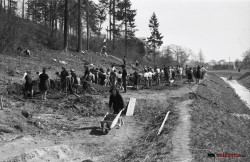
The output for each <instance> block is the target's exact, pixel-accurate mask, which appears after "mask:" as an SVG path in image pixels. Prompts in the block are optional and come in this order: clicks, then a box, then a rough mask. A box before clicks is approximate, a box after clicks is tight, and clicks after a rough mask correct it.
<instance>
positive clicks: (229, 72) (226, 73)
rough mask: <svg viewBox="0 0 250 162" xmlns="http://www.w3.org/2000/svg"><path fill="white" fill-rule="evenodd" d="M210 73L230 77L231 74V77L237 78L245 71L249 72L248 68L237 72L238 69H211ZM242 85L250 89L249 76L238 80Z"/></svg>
mask: <svg viewBox="0 0 250 162" xmlns="http://www.w3.org/2000/svg"><path fill="white" fill-rule="evenodd" d="M211 72H212V73H216V74H217V75H218V76H220V77H226V78H228V77H230V76H232V77H233V79H238V78H240V77H241V76H242V75H244V74H245V73H247V72H250V69H244V70H241V71H240V72H238V70H216V71H211ZM238 81H239V82H240V83H241V84H242V85H243V86H245V87H247V88H248V89H250V76H248V77H246V78H243V79H240V80H238Z"/></svg>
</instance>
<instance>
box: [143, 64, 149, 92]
mask: <svg viewBox="0 0 250 162" xmlns="http://www.w3.org/2000/svg"><path fill="white" fill-rule="evenodd" d="M143 76H144V81H145V87H147V88H148V70H147V69H146V68H145V69H144V75H143Z"/></svg>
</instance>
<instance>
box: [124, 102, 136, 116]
mask: <svg viewBox="0 0 250 162" xmlns="http://www.w3.org/2000/svg"><path fill="white" fill-rule="evenodd" d="M135 103H136V98H130V100H129V104H128V109H127V113H126V116H133V115H134V109H135Z"/></svg>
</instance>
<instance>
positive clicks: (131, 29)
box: [116, 0, 136, 38]
mask: <svg viewBox="0 0 250 162" xmlns="http://www.w3.org/2000/svg"><path fill="white" fill-rule="evenodd" d="M131 6H132V3H131V1H130V0H122V1H120V2H119V3H118V4H117V12H116V19H117V21H121V25H120V26H123V25H125V23H126V22H125V21H126V17H127V28H128V30H127V35H128V38H132V37H134V36H135V27H136V25H135V16H136V10H133V9H131ZM125 7H126V9H127V11H126V15H125ZM117 35H120V34H118V33H117Z"/></svg>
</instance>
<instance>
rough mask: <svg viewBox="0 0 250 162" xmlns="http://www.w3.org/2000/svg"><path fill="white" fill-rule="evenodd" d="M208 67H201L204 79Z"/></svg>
mask: <svg viewBox="0 0 250 162" xmlns="http://www.w3.org/2000/svg"><path fill="white" fill-rule="evenodd" d="M206 72H207V69H206V68H204V66H202V67H201V79H204V77H205V74H206Z"/></svg>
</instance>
